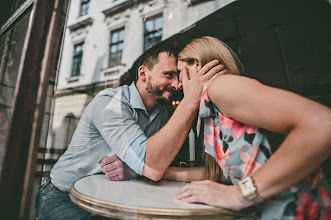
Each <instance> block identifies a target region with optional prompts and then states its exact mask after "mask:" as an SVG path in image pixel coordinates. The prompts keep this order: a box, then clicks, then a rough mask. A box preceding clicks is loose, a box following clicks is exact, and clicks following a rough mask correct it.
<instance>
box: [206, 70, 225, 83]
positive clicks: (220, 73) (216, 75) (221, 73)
mask: <svg viewBox="0 0 331 220" xmlns="http://www.w3.org/2000/svg"><path fill="white" fill-rule="evenodd" d="M225 74H227V71H226V70H222V71H220V72H219V73H216V74H215V75H214V76H212V77H211V78H210V80H211V81H212V80H214V79H215V78H216V77H218V76H220V75H225Z"/></svg>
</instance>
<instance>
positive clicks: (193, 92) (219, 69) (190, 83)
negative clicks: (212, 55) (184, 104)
mask: <svg viewBox="0 0 331 220" xmlns="http://www.w3.org/2000/svg"><path fill="white" fill-rule="evenodd" d="M225 73H226V70H224V65H221V64H219V61H218V60H213V61H211V62H209V63H207V64H206V65H204V66H203V67H202V68H201V69H200V70H199V71H198V73H197V74H195V75H194V76H193V77H192V78H191V79H189V75H188V70H187V68H186V67H183V69H182V70H181V75H182V87H183V91H184V99H187V100H189V101H190V102H192V103H194V104H195V105H196V107H198V106H199V103H200V98H201V94H202V89H203V86H204V85H205V84H206V83H207V82H208V81H209V80H210V79H213V78H214V77H216V76H218V75H221V74H225Z"/></svg>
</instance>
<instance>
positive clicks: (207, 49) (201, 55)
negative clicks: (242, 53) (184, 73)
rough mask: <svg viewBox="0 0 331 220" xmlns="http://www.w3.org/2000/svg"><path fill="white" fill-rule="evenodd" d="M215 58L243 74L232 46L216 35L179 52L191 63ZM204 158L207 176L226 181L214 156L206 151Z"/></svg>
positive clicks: (230, 68)
mask: <svg viewBox="0 0 331 220" xmlns="http://www.w3.org/2000/svg"><path fill="white" fill-rule="evenodd" d="M215 59H217V60H218V61H220V63H221V64H223V65H224V66H225V69H226V70H227V73H228V74H233V75H241V74H242V73H243V71H244V68H243V66H242V64H241V63H240V61H239V59H238V57H237V55H236V54H235V53H234V52H233V51H232V50H231V48H230V47H229V46H228V45H226V44H225V43H223V42H222V41H220V40H218V39H216V38H214V37H209V36H205V37H201V38H198V39H195V40H193V41H191V42H190V43H189V44H187V45H186V46H185V47H184V48H183V49H182V51H181V52H180V53H179V54H178V60H181V61H184V62H187V63H189V64H193V62H194V60H197V61H198V62H200V63H201V66H204V65H205V64H207V63H208V62H210V61H212V60H215ZM204 159H205V178H206V179H209V180H212V181H215V182H224V181H225V182H226V178H225V177H224V176H223V173H222V170H221V169H220V166H219V165H218V163H216V161H215V160H214V158H212V157H211V156H210V155H208V154H206V153H205V154H204ZM227 183H228V182H227Z"/></svg>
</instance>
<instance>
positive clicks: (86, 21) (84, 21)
mask: <svg viewBox="0 0 331 220" xmlns="http://www.w3.org/2000/svg"><path fill="white" fill-rule="evenodd" d="M92 23H93V19H92V18H91V17H90V16H89V15H84V16H82V17H79V18H78V19H77V20H76V21H75V22H73V23H72V24H70V25H68V28H69V30H70V31H75V30H77V29H80V28H82V27H85V26H87V25H91V24H92Z"/></svg>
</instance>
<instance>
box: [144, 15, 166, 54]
mask: <svg viewBox="0 0 331 220" xmlns="http://www.w3.org/2000/svg"><path fill="white" fill-rule="evenodd" d="M162 23H163V18H162V16H157V17H152V18H150V19H148V20H147V21H146V22H145V24H144V27H145V30H144V51H145V50H147V49H148V48H150V47H152V46H153V45H154V44H156V43H158V42H160V41H161V38H162Z"/></svg>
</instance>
